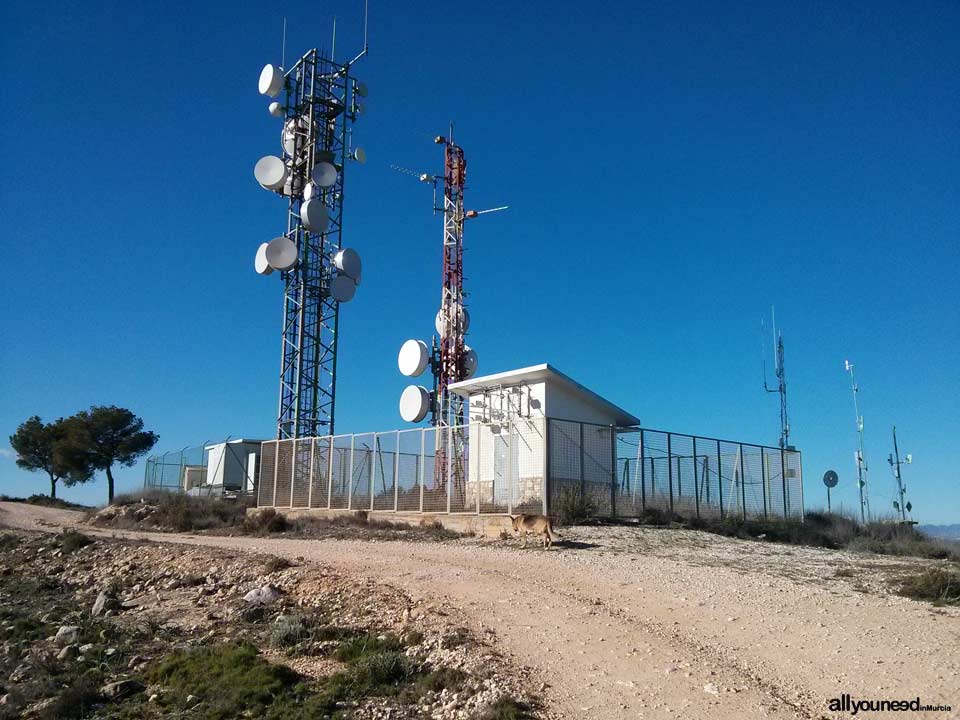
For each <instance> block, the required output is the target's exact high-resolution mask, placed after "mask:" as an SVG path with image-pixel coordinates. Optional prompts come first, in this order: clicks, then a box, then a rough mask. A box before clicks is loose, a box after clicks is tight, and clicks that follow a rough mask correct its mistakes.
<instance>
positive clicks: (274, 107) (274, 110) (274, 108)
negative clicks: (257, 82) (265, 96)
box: [267, 102, 283, 117]
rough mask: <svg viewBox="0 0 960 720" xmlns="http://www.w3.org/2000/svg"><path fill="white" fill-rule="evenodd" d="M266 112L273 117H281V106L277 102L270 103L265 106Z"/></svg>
mask: <svg viewBox="0 0 960 720" xmlns="http://www.w3.org/2000/svg"><path fill="white" fill-rule="evenodd" d="M267 110H269V111H270V114H271V115H273V116H274V117H283V105H281V104H280V103H278V102H272V103H270V104H269V105H268V106H267Z"/></svg>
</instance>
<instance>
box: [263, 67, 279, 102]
mask: <svg viewBox="0 0 960 720" xmlns="http://www.w3.org/2000/svg"><path fill="white" fill-rule="evenodd" d="M259 88H260V94H261V95H269V96H270V97H276V96H277V95H279V94H280V91H281V90H282V89H283V68H281V67H277V66H276V65H264V66H263V70H261V71H260V84H259Z"/></svg>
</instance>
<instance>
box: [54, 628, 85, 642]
mask: <svg viewBox="0 0 960 720" xmlns="http://www.w3.org/2000/svg"><path fill="white" fill-rule="evenodd" d="M78 637H80V628H79V627H77V626H76V625H61V626H60V628H59V629H58V630H57V634H56V635H54V636H53V641H54V642H55V643H56V644H57V645H73V644H74V643H76V642H77V638H78Z"/></svg>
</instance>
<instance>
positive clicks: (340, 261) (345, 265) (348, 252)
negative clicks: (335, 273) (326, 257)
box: [333, 248, 363, 284]
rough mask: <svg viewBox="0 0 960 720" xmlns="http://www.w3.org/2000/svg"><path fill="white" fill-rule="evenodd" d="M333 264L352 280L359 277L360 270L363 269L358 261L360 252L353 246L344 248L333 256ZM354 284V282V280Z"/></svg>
mask: <svg viewBox="0 0 960 720" xmlns="http://www.w3.org/2000/svg"><path fill="white" fill-rule="evenodd" d="M333 264H334V265H336V266H337V270H339V271H340V272H341V273H343V274H344V275H346V276H347V277H349V278H350V279H351V280H353V281H357V280H359V279H360V272H361V270H363V264H362V263H361V262H360V253H358V252H357V251H356V250H354V249H353V248H344V249H343V250H340V251H339V252H338V253H337V254H336V255H334V256H333ZM354 284H356V282H354Z"/></svg>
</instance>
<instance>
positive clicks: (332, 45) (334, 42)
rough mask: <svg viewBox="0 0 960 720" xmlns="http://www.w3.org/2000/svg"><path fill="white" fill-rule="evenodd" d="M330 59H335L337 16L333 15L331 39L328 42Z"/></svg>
mask: <svg viewBox="0 0 960 720" xmlns="http://www.w3.org/2000/svg"><path fill="white" fill-rule="evenodd" d="M330 59H331V60H333V61H334V62H336V59H337V16H336V15H334V16H333V41H332V43H331V44H330Z"/></svg>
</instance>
